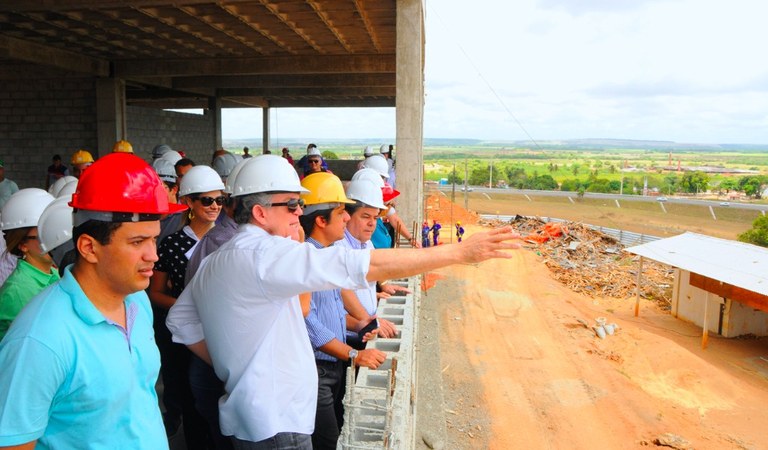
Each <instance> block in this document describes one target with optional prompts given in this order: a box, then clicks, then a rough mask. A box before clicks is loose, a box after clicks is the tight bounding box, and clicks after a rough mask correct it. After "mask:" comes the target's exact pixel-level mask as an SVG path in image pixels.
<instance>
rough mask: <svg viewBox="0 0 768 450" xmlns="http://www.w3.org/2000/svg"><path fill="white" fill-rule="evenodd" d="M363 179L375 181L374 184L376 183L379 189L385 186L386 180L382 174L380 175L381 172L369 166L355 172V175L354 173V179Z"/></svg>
mask: <svg viewBox="0 0 768 450" xmlns="http://www.w3.org/2000/svg"><path fill="white" fill-rule="evenodd" d="M361 179H365V180H370V181H373V184H375V185H376V187H378V188H379V189H381V188H383V187H384V180H382V179H381V175H379V172H377V171H375V170H373V169H369V168H367V167H366V168H362V169H360V170H358V171H357V172H355V174H354V175H352V181H356V180H361Z"/></svg>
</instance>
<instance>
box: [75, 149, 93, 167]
mask: <svg viewBox="0 0 768 450" xmlns="http://www.w3.org/2000/svg"><path fill="white" fill-rule="evenodd" d="M92 162H93V155H91V152H89V151H88V150H78V151H76V152H75V153H73V154H72V160H71V161H70V163H71V164H87V163H92Z"/></svg>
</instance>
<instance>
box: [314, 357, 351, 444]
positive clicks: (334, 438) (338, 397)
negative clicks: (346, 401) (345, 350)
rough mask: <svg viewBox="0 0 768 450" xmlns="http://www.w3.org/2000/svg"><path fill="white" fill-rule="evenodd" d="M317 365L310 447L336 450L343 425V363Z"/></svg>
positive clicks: (319, 361) (344, 381)
mask: <svg viewBox="0 0 768 450" xmlns="http://www.w3.org/2000/svg"><path fill="white" fill-rule="evenodd" d="M315 363H316V364H317V411H316V413H315V432H314V433H312V446H313V448H314V449H315V450H336V443H337V442H338V441H339V431H340V430H341V426H342V425H343V424H344V406H343V405H342V403H341V401H342V399H343V398H344V390H345V386H346V378H345V377H344V368H345V366H346V363H344V362H343V361H336V362H331V361H321V360H316V361H315Z"/></svg>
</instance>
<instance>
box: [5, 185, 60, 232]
mask: <svg viewBox="0 0 768 450" xmlns="http://www.w3.org/2000/svg"><path fill="white" fill-rule="evenodd" d="M54 200H55V199H54V198H53V196H52V195H51V194H49V193H47V192H45V191H44V190H42V189H38V188H26V189H22V190H20V191H18V192H16V193H15V194H13V195H11V198H9V199H8V202H7V203H6V204H5V206H4V207H3V213H2V216H0V230H3V231H6V230H14V229H16V228H25V227H36V226H37V221H38V220H40V214H42V213H43V210H44V209H45V207H46V206H48V205H49V204H50V203H51V202H52V201H54Z"/></svg>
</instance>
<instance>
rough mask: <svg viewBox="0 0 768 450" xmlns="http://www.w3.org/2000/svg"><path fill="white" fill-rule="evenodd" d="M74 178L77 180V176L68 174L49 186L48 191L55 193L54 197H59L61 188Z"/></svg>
mask: <svg viewBox="0 0 768 450" xmlns="http://www.w3.org/2000/svg"><path fill="white" fill-rule="evenodd" d="M72 180H74V181H77V178H75V177H73V176H71V175H67V176H65V177H61V178H59V179H58V180H56V181H54V183H53V184H52V185H51V187H49V188H48V193H49V194H51V195H53V196H54V197H58V196H59V192H60V191H61V188H63V187H64V185H65V184H67V183H69V182H70V181H72Z"/></svg>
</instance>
